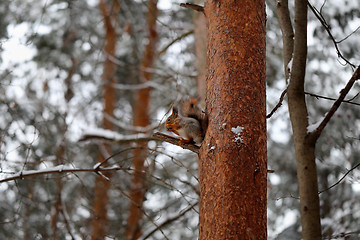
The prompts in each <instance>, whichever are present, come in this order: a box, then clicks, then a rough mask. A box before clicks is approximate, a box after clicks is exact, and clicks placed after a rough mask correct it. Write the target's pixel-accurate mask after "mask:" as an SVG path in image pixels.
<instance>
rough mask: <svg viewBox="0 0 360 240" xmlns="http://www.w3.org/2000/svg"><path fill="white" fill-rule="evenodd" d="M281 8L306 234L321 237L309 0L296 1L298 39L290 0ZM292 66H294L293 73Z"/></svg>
mask: <svg viewBox="0 0 360 240" xmlns="http://www.w3.org/2000/svg"><path fill="white" fill-rule="evenodd" d="M277 12H278V15H279V23H280V26H281V30H282V34H283V42H284V49H283V52H284V67H285V75H286V81H287V82H288V90H287V92H288V105H289V114H290V121H291V125H292V130H293V136H294V144H295V156H296V165H297V178H298V186H299V195H300V214H301V226H302V236H303V238H304V239H305V240H308V239H309V240H310V239H311V240H312V239H314V240H315V239H321V224H320V206H319V195H318V180H317V171H316V162H315V142H316V141H312V140H310V139H309V138H308V131H307V127H308V112H307V106H306V102H305V93H304V83H305V68H306V56H307V1H302V0H296V1H295V19H294V22H295V24H294V27H295V38H294V39H293V36H294V33H293V30H292V26H291V20H290V14H289V9H288V3H287V0H282V1H278V3H277ZM292 47H293V48H292ZM291 57H292V58H293V59H292V60H293V61H292V66H288V63H289V62H290V59H291ZM289 67H291V73H290V74H289ZM288 78H289V81H288Z"/></svg>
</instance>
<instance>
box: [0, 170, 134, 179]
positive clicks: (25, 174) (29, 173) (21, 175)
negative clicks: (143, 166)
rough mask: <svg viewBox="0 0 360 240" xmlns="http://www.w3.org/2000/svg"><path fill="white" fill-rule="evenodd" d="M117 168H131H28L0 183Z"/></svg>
mask: <svg viewBox="0 0 360 240" xmlns="http://www.w3.org/2000/svg"><path fill="white" fill-rule="evenodd" d="M119 170H133V169H131V168H123V167H111V168H67V167H65V166H64V168H60V167H58V168H50V169H49V170H30V171H21V172H19V173H17V174H15V175H14V176H12V177H9V178H4V179H1V180H0V183H3V182H10V181H14V180H17V179H23V178H26V177H34V176H39V175H47V174H54V173H58V174H59V173H75V172H94V173H97V172H112V171H119Z"/></svg>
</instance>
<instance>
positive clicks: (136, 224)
mask: <svg viewBox="0 0 360 240" xmlns="http://www.w3.org/2000/svg"><path fill="white" fill-rule="evenodd" d="M157 12H158V9H157V0H148V13H147V22H148V25H147V27H148V32H149V41H148V44H147V45H146V48H145V53H144V57H143V59H142V62H141V74H140V76H141V78H140V79H141V80H142V81H143V82H146V81H151V80H152V74H151V73H150V71H148V69H149V68H150V67H152V65H153V63H154V60H155V50H156V42H157V32H156V19H157ZM149 108H150V88H143V89H140V90H139V91H138V93H137V96H136V99H135V104H134V126H140V127H146V126H148V125H150V116H149ZM137 147H138V148H137V149H135V150H134V152H133V153H134V158H133V168H134V173H133V176H132V180H131V187H132V189H131V191H130V200H131V201H130V207H129V217H128V220H127V229H126V236H125V239H126V240H136V239H138V238H139V237H140V235H141V233H142V231H141V227H140V224H141V220H142V217H143V212H142V211H143V210H142V205H143V201H144V197H145V193H146V189H147V180H146V168H145V166H144V163H145V160H146V158H147V155H148V151H147V149H146V148H147V142H141V143H137Z"/></svg>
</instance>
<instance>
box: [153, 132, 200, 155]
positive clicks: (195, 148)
mask: <svg viewBox="0 0 360 240" xmlns="http://www.w3.org/2000/svg"><path fill="white" fill-rule="evenodd" d="M152 137H153V138H155V139H158V140H161V141H165V142H168V143H171V144H174V145H177V146H179V147H182V148H184V149H188V150H190V151H193V152H194V153H197V154H199V150H200V147H198V146H196V145H194V144H191V143H182V142H181V140H180V139H179V138H174V137H171V136H169V135H166V134H163V133H159V132H157V133H154V134H153V135H152Z"/></svg>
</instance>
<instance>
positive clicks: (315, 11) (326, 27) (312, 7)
mask: <svg viewBox="0 0 360 240" xmlns="http://www.w3.org/2000/svg"><path fill="white" fill-rule="evenodd" d="M307 4H308V6H309V8H310V9H311V11H312V12H313V13H314V15H315V17H316V18H317V19H319V21H320V23H321V25H323V27H324V28H325V31H326V32H327V33H328V35H329V37H330V39H331V41H332V42H333V43H334V46H335V49H336V52H337V54H338V57H340V58H341V59H343V60H344V61H345V62H346V63H347V64H349V65H350V66H351V67H352V68H355V67H356V66H355V65H354V64H352V63H351V62H350V61H349V60H347V59H346V58H345V57H344V56H343V55H342V53H341V51H340V49H339V47H338V42H337V41H336V40H335V38H334V36H333V35H332V33H331V31H330V27H329V24H328V23H327V22H326V20H325V18H324V17H323V16H322V14H321V12H319V11H318V10H317V9H316V8H315V7H314V6H313V5H311V4H310V2H309V1H308V2H307Z"/></svg>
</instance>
